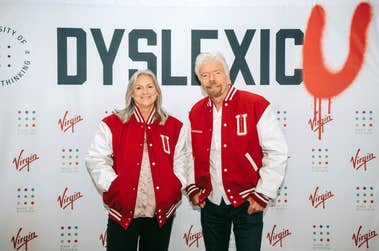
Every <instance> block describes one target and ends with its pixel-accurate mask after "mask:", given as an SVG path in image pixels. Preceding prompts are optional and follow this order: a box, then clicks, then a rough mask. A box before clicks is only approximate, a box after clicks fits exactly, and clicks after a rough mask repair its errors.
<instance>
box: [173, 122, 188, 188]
mask: <svg viewBox="0 0 379 251" xmlns="http://www.w3.org/2000/svg"><path fill="white" fill-rule="evenodd" d="M186 144H187V142H186V128H185V127H184V125H183V126H182V128H181V129H180V133H179V138H178V142H177V143H176V146H175V153H174V173H175V175H176V177H178V179H179V180H180V182H181V183H182V189H184V188H185V187H186V186H187V183H188V181H187V172H188V162H189V161H188V160H189V158H190V152H189V149H188V147H187V145H186Z"/></svg>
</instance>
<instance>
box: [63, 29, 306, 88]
mask: <svg viewBox="0 0 379 251" xmlns="http://www.w3.org/2000/svg"><path fill="white" fill-rule="evenodd" d="M159 32H160V33H161V34H160V37H161V41H157V37H158V34H157V31H155V30H153V29H133V30H131V31H130V32H129V33H128V35H127V36H128V54H129V55H128V56H129V58H130V59H131V60H132V61H133V62H145V63H146V64H147V68H149V69H150V70H152V71H153V72H154V73H155V74H157V69H158V67H157V64H158V62H160V63H161V74H157V75H158V76H161V81H160V82H161V83H162V85H178V86H183V85H188V82H189V81H190V83H191V85H198V84H199V82H198V80H197V78H196V76H195V73H194V64H195V58H196V56H197V55H198V54H199V53H200V52H202V51H203V50H202V43H205V42H206V40H211V39H219V36H221V35H220V34H221V33H222V34H223V35H225V36H226V39H227V40H228V43H229V46H230V48H231V50H232V52H233V55H234V59H233V62H232V63H231V68H230V78H231V81H232V83H233V82H234V81H235V79H236V78H237V75H238V73H241V75H242V77H243V79H244V81H245V82H246V84H247V85H255V84H257V82H256V80H255V79H254V76H253V74H252V68H253V67H254V68H256V69H259V81H258V83H259V84H260V85H269V84H270V81H271V80H270V59H271V58H275V67H273V68H274V69H275V80H276V82H277V83H278V84H280V85H299V84H301V82H302V81H303V75H302V69H300V68H296V66H291V65H289V64H288V63H286V60H285V59H286V50H287V49H289V48H290V47H292V46H299V45H302V44H303V38H304V34H303V32H302V31H301V30H300V29H280V30H278V31H277V32H276V34H275V38H276V41H275V46H272V45H271V43H272V42H270V37H271V32H272V30H270V29H261V30H259V31H257V30H255V29H247V30H246V31H245V33H244V35H243V37H242V38H239V37H237V35H236V32H235V31H234V30H232V29H226V30H222V31H219V30H191V31H190V32H191V39H190V40H191V41H190V43H191V44H190V47H189V48H188V50H190V52H191V59H188V62H191V74H190V75H191V76H190V80H189V78H188V76H173V74H172V70H173V67H174V66H173V65H172V57H174V56H175V55H181V54H186V53H185V52H180V53H176V52H175V53H173V52H172V46H171V32H172V30H170V29H167V30H165V29H163V30H160V31H159ZM258 32H259V38H257V39H255V40H254V41H253V38H254V35H256V33H258ZM90 33H91V35H92V39H93V41H94V43H95V45H96V49H97V52H96V53H95V52H90V53H91V54H93V55H97V54H98V55H99V57H100V60H101V62H102V65H103V83H102V84H103V85H113V67H114V62H115V58H116V56H117V55H118V51H119V48H120V44H121V42H122V40H123V37H125V36H124V33H125V29H115V30H114V31H113V35H112V38H111V39H110V41H104V36H103V32H102V30H101V29H98V28H91V29H90ZM107 33H108V32H107ZM87 37H88V34H87V32H86V31H85V30H84V29H82V28H57V49H58V51H57V61H58V62H57V65H58V69H57V70H58V74H57V77H58V79H57V81H58V85H82V84H84V83H85V82H86V81H87V70H88V69H87V62H88V58H89V57H88V56H87V53H88V52H89V51H88V50H89V48H92V47H90V46H87V45H88V38H87ZM69 39H71V40H73V41H75V47H76V55H71V54H69V51H68V40H69ZM124 40H125V39H124ZM141 41H143V44H147V46H148V47H152V50H153V51H157V49H161V54H160V55H157V53H154V52H146V51H140V47H141V46H140V45H141V44H142V42H141ZM140 42H141V44H140ZM185 42H187V41H183V43H185ZM158 46H160V48H158ZM251 46H259V54H258V55H255V56H256V57H257V58H259V65H251V64H248V61H247V52H248V50H249V48H250V47H251ZM270 47H273V48H275V57H272V56H271V55H270V53H271V50H270ZM299 49H301V48H299ZM172 55H174V56H172ZM123 56H124V55H119V57H123ZM69 57H70V58H76V72H75V73H74V74H69V73H68V67H69V65H68V61H69V60H68V58H69ZM159 57H160V58H159ZM183 61H187V60H183ZM70 62H71V61H70ZM71 66H72V65H71ZM73 67H74V68H75V66H73ZM128 68H129V67H128ZM136 70H137V69H129V77H130V76H131V75H132V74H133V73H134V72H135V71H136Z"/></svg>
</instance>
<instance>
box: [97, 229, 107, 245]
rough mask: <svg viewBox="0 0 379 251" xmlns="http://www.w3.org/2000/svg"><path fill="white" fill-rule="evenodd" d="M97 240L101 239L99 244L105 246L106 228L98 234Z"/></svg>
mask: <svg viewBox="0 0 379 251" xmlns="http://www.w3.org/2000/svg"><path fill="white" fill-rule="evenodd" d="M99 240H100V241H101V245H103V247H106V246H107V229H105V231H104V233H101V234H100V237H99Z"/></svg>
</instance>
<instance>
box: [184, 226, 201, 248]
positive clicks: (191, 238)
mask: <svg viewBox="0 0 379 251" xmlns="http://www.w3.org/2000/svg"><path fill="white" fill-rule="evenodd" d="M192 228H193V225H191V226H190V228H189V229H188V232H187V233H184V236H183V239H184V240H185V242H186V245H187V246H189V247H191V246H192V245H194V244H195V243H196V247H199V239H200V238H201V237H203V233H202V232H201V231H199V232H197V233H192Z"/></svg>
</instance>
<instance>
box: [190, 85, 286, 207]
mask: <svg viewBox="0 0 379 251" xmlns="http://www.w3.org/2000/svg"><path fill="white" fill-rule="evenodd" d="M189 120H190V128H191V133H190V143H189V144H190V145H192V154H193V159H194V162H193V165H190V169H192V170H190V172H189V178H188V184H190V185H189V186H187V187H186V192H187V193H188V195H189V196H190V197H192V196H193V195H194V194H195V193H197V192H200V202H203V201H204V200H205V199H206V198H207V197H208V195H209V194H210V192H211V190H212V184H211V178H210V149H211V142H212V130H213V128H212V127H213V103H212V101H211V99H210V98H209V97H206V98H204V99H202V100H200V101H199V102H197V103H196V104H195V105H194V106H193V107H192V109H191V111H190V113H189ZM221 146H222V150H221V168H222V182H223V186H224V190H225V194H226V196H227V197H228V199H229V201H230V202H231V204H232V205H233V206H235V207H237V206H239V205H241V204H242V203H243V202H244V201H246V198H247V197H248V196H252V197H253V199H254V200H255V201H257V202H258V203H259V204H260V205H262V206H264V207H265V206H266V205H267V203H268V202H269V200H270V199H274V198H275V197H276V195H277V190H278V189H279V187H280V185H281V183H282V181H283V178H284V175H285V169H286V165H287V158H288V154H287V151H288V150H287V143H286V140H285V138H284V135H283V132H282V129H281V128H280V126H279V124H278V122H277V120H276V117H275V115H274V113H273V111H272V109H271V105H270V104H269V102H268V101H267V100H266V99H264V98H263V97H261V96H259V95H256V94H253V93H250V92H246V91H241V90H237V89H236V88H235V87H233V86H230V88H229V90H228V93H227V96H226V97H225V99H224V101H223V104H222V122H221Z"/></svg>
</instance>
